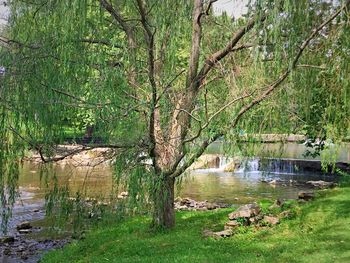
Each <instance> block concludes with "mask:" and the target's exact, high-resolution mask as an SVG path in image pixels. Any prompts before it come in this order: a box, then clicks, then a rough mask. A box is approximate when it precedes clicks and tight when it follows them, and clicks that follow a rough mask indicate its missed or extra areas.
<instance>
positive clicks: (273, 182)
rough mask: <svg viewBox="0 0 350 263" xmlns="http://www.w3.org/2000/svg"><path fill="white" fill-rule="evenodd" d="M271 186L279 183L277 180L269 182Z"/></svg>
mask: <svg viewBox="0 0 350 263" xmlns="http://www.w3.org/2000/svg"><path fill="white" fill-rule="evenodd" d="M269 184H270V185H276V184H277V181H276V180H272V181H270V182H269Z"/></svg>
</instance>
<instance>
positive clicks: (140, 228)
mask: <svg viewBox="0 0 350 263" xmlns="http://www.w3.org/2000/svg"><path fill="white" fill-rule="evenodd" d="M320 195H321V196H320V197H318V198H317V199H316V200H315V201H312V202H308V203H306V204H302V205H300V206H299V207H297V208H296V209H297V210H298V211H299V212H298V216H297V217H295V218H294V219H285V220H282V221H281V223H280V224H279V225H277V226H275V227H271V228H262V229H253V228H245V229H244V228H242V231H241V233H238V234H236V235H234V236H233V237H230V238H223V239H214V238H205V237H203V231H204V230H206V229H211V230H220V229H221V228H222V226H223V224H225V222H226V221H227V214H228V213H229V212H231V211H232V209H222V210H214V211H209V212H178V213H177V225H176V227H175V229H173V230H171V231H167V232H163V233H152V232H150V231H149V229H148V225H149V218H135V219H133V220H130V221H127V222H125V223H121V224H115V225H109V226H108V227H106V226H103V227H101V228H97V229H95V230H94V231H92V232H90V233H88V234H87V235H86V239H85V240H82V241H78V242H73V243H72V244H70V245H67V246H66V247H64V248H63V249H62V250H56V251H52V252H49V253H48V254H46V255H45V256H44V258H43V260H42V262H319V263H321V262H349V261H350V188H335V189H332V190H324V191H322V192H320Z"/></svg>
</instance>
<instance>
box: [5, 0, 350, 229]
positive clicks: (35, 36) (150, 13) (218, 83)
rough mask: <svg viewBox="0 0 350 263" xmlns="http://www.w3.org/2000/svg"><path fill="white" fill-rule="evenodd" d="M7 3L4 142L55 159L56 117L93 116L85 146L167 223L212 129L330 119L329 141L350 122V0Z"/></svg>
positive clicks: (228, 131) (280, 126)
mask: <svg viewBox="0 0 350 263" xmlns="http://www.w3.org/2000/svg"><path fill="white" fill-rule="evenodd" d="M9 2H10V3H9V4H10V7H11V22H10V32H9V34H8V36H7V38H6V39H5V38H3V42H5V46H6V47H5V49H7V50H9V51H8V52H5V57H6V59H4V65H5V67H6V69H7V72H8V74H6V76H7V77H6V80H5V82H6V85H4V90H5V91H3V92H5V93H6V97H2V99H1V106H2V114H3V116H5V118H7V119H6V120H7V121H6V122H4V123H3V124H2V126H1V132H3V133H5V134H3V138H7V139H5V143H3V144H2V148H1V152H2V153H4V152H6V151H7V149H10V148H11V149H13V147H14V145H13V144H14V143H15V142H16V143H17V141H18V142H22V145H23V147H20V148H21V149H25V148H26V147H27V148H28V147H31V148H34V149H35V150H37V151H39V152H40V154H41V156H42V159H43V161H44V162H49V161H53V160H55V158H52V157H51V155H52V154H53V150H52V149H54V145H56V144H57V143H59V142H60V141H62V140H63V138H64V136H65V133H66V127H65V125H64V123H62V120H67V118H68V117H69V116H74V115H75V113H76V112H77V110H79V111H80V112H83V113H88V114H89V116H90V117H91V118H92V119H93V120H94V123H95V125H96V126H98V130H99V131H101V133H100V135H101V136H102V137H103V139H104V142H105V143H104V144H96V143H91V144H88V145H84V147H83V150H85V149H91V148H97V147H105V146H108V147H111V148H114V149H115V150H116V152H115V155H114V158H115V160H116V175H117V176H118V177H119V179H123V180H125V181H128V182H129V192H130V193H131V194H132V196H134V197H136V196H137V195H139V194H140V191H141V189H142V188H144V187H146V188H147V190H148V191H147V195H146V197H150V199H151V201H152V203H153V208H154V209H153V224H154V225H155V226H160V227H167V228H169V227H172V226H174V223H175V215H174V183H175V179H176V178H178V177H179V176H181V175H182V174H183V173H184V172H185V171H186V169H187V168H188V167H189V166H190V165H191V164H192V163H193V162H194V161H195V160H196V159H197V158H198V157H199V156H200V155H201V154H203V153H204V152H205V150H206V149H207V147H208V146H209V145H210V144H211V143H212V142H214V141H216V140H217V139H219V138H226V139H229V140H238V139H239V134H240V132H241V130H244V131H245V132H248V133H256V132H259V131H291V130H292V131H296V132H298V131H300V130H302V129H303V128H305V125H302V124H305V121H307V123H310V124H311V125H313V122H308V121H309V120H321V119H323V118H325V117H327V118H325V119H324V121H325V122H326V120H327V123H331V125H332V127H330V128H329V129H328V130H329V131H334V130H337V135H336V137H337V138H340V137H342V136H344V134H346V133H347V132H348V131H349V129H348V128H347V129H345V128H344V127H345V126H346V125H347V127H349V119H348V118H347V119H343V117H341V116H349V115H346V114H344V115H343V112H347V113H349V104H348V102H347V100H346V98H347V96H348V95H347V94H348V92H349V90H348V84H347V83H348V79H349V75H348V74H346V73H347V72H348V66H347V62H346V57H344V54H346V53H347V52H349V43H350V41H348V40H349V34H348V32H347V31H348V30H349V15H348V12H347V6H348V5H349V1H346V2H344V3H338V1H335V2H334V3H333V4H332V5H328V6H325V5H324V3H323V1H282V0H281V1H261V0H258V1H254V3H250V4H249V11H248V14H247V15H246V16H245V17H242V18H240V19H238V20H236V21H234V22H232V20H231V19H230V18H229V17H227V16H225V15H223V16H220V17H215V16H213V15H212V11H211V9H212V5H213V3H214V2H216V1H215V0H210V1H202V0H194V1H187V0H178V1H173V0H162V1H159V0H148V1H145V0H135V1H130V0H117V1H110V0H99V1H97V0H71V1H58V0H39V1H35V2H32V1H31V2H26V1H17V0H12V1H9ZM319 11H320V12H321V13H318V12H319ZM321 14H323V15H321ZM322 36H323V37H322ZM329 50H331V52H332V58H333V59H329V57H327V54H328V53H329ZM340 50H341V51H340ZM333 52H334V53H333ZM335 54H336V55H335ZM334 56H335V57H334ZM340 76H341V77H340ZM310 80H312V83H310ZM330 83H332V85H333V86H332V85H331V84H330ZM330 85H331V86H330ZM320 87H322V88H320ZM330 87H334V88H335V89H337V91H334V92H331V94H334V96H331V97H328V96H327V98H325V99H324V100H322V101H316V100H315V98H317V97H318V95H316V94H321V95H322V96H323V94H325V93H329V90H332V88H330ZM5 93H3V94H5ZM327 95H328V94H327ZM344 96H345V97H346V98H345V97H344ZM270 98H273V99H270ZM322 99H323V98H322ZM315 103H316V105H317V106H315V107H317V108H318V109H319V111H317V113H318V115H319V116H315V115H314V114H313V112H312V109H313V108H311V111H310V105H314V104H315ZM258 105H259V106H260V107H257V106H258ZM325 105H327V106H326V108H325V107H322V106H325ZM340 108H341V109H342V110H343V111H342V113H340V114H338V110H339V109H340ZM277 109H280V110H282V112H278V111H277ZM333 110H335V111H336V112H334V111H333ZM275 114H276V115H277V116H278V118H275ZM243 117H244V118H243ZM292 117H293V118H292ZM267 119H270V121H266V120H267ZM339 119H341V121H342V122H341V123H339ZM329 120H332V121H331V122H329ZM323 123H324V122H321V123H319V124H321V125H319V126H323ZM319 126H318V127H319ZM318 127H313V128H314V129H313V130H314V131H316V130H318ZM341 127H342V128H341ZM323 128H324V127H323ZM343 128H344V129H343ZM326 130H327V129H326ZM9 131H10V132H9ZM338 131H339V132H338ZM326 133H327V132H326ZM328 133H329V132H328ZM8 138H12V139H11V140H9V139H8ZM18 147H19V146H18V145H16V148H18ZM69 154H73V153H68V155H69ZM0 159H1V161H2V162H3V163H6V159H5V158H4V157H1V158H0ZM147 159H149V160H151V164H149V162H147V161H145V160H147ZM6 174H8V173H6Z"/></svg>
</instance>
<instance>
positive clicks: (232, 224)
mask: <svg viewBox="0 0 350 263" xmlns="http://www.w3.org/2000/svg"><path fill="white" fill-rule="evenodd" d="M239 226H241V224H240V223H239V222H237V221H236V220H230V221H228V222H227V223H226V224H225V230H227V229H233V228H237V227H239Z"/></svg>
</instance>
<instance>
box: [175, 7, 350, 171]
mask: <svg viewBox="0 0 350 263" xmlns="http://www.w3.org/2000/svg"><path fill="white" fill-rule="evenodd" d="M349 4H350V0H347V1H346V2H345V4H344V5H343V6H342V7H341V8H339V9H338V10H337V11H336V12H335V13H334V14H333V15H332V16H330V17H329V18H328V19H327V20H325V21H324V22H323V23H322V24H320V25H319V26H318V27H317V28H315V29H314V30H313V31H312V32H311V34H310V35H309V37H308V38H306V39H305V40H304V42H303V43H302V44H301V46H300V48H299V51H298V52H297V54H296V55H295V57H294V59H293V60H292V63H291V64H290V66H288V68H287V69H286V70H285V71H284V73H282V74H281V75H280V76H279V77H278V78H277V79H276V80H275V81H274V82H273V83H271V84H270V85H268V86H267V88H266V89H265V91H264V92H263V93H262V94H261V95H260V96H258V97H256V98H255V99H253V100H252V101H251V102H250V103H249V104H247V105H245V106H243V107H242V108H241V110H240V111H239V112H238V114H237V115H236V117H235V119H234V120H233V122H232V123H231V125H230V128H231V129H232V128H234V127H235V126H236V125H237V123H238V122H239V120H240V119H241V118H242V116H243V115H244V114H245V113H246V112H248V111H250V110H251V109H252V108H254V107H255V106H256V105H258V104H259V103H260V102H262V101H263V100H265V99H267V98H268V97H269V95H271V94H272V93H273V92H274V91H275V90H276V89H277V88H278V87H279V86H280V85H281V84H282V83H283V82H284V81H285V80H286V79H287V77H288V76H289V75H290V73H291V72H292V71H293V70H295V69H296V68H297V63H298V61H299V59H300V57H301V56H302V54H303V52H304V51H305V49H306V48H307V46H308V45H309V43H310V41H311V40H312V39H313V38H314V37H315V36H316V35H317V34H318V33H319V32H320V31H321V29H323V28H324V27H325V26H326V25H328V24H329V23H331V22H332V21H333V20H334V19H335V18H336V17H337V16H338V15H339V14H340V13H341V12H342V11H343V10H345V9H346V8H347V7H348V5H349ZM233 47H234V46H232V47H231V49H232V48H233ZM226 51H227V48H226V49H224V50H222V52H217V54H218V56H217V58H220V59H221V58H223V57H221V56H222V55H223V54H225V52H226ZM216 62H217V61H216V60H214V62H213V63H216ZM213 63H212V64H209V66H208V67H207V69H206V66H204V67H203V69H202V70H203V72H206V71H207V70H210V69H211V67H212V66H213ZM210 65H211V67H210ZM227 132H228V130H226V131H221V132H218V133H216V134H215V135H213V136H212V137H210V138H209V139H207V140H205V141H204V142H202V144H201V145H200V147H199V149H198V150H197V151H196V153H194V154H193V155H192V156H191V157H190V158H189V159H188V160H186V161H185V163H184V164H183V165H182V166H181V167H177V166H178V165H179V163H180V162H181V160H182V159H183V158H184V156H185V153H183V154H182V155H181V156H180V157H179V158H178V160H177V162H176V166H175V165H174V166H173V169H172V170H170V171H169V175H170V176H171V177H178V176H180V175H181V174H182V173H183V172H185V170H186V169H187V168H188V167H190V165H192V163H193V162H194V161H195V160H196V159H197V158H198V157H200V156H201V155H202V154H203V153H204V151H205V150H206V149H207V147H208V146H209V145H210V144H211V143H213V142H214V141H216V140H217V139H219V138H220V137H222V136H224V135H225V134H226V133H227Z"/></svg>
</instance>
